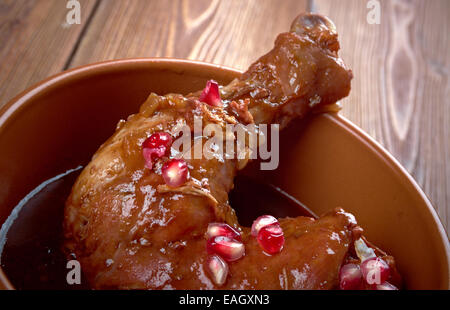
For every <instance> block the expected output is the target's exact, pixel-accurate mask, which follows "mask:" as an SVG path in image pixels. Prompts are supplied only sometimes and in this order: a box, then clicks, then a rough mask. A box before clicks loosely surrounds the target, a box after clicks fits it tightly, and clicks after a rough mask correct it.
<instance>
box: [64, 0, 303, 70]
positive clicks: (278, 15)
mask: <svg viewBox="0 0 450 310" xmlns="http://www.w3.org/2000/svg"><path fill="white" fill-rule="evenodd" d="M305 10H306V0H283V1H279V0H251V1H242V0H226V1H219V0H213V1H211V0H189V1H188V0H171V1H147V0H129V1H122V0H107V1H105V0H102V2H101V4H100V6H99V9H98V11H97V13H96V15H95V18H94V19H93V22H92V24H91V25H90V27H89V29H88V31H87V32H86V35H85V38H84V40H83V42H82V43H81V45H80V47H79V49H78V51H77V53H76V55H75V57H74V59H73V62H72V63H71V66H72V67H74V66H79V65H82V64H87V63H91V62H95V61H100V60H108V59H114V58H130V57H177V58H187V59H195V60H202V61H207V62H212V63H216V64H221V65H226V66H230V67H234V68H238V69H245V68H246V67H247V66H248V65H249V64H250V63H251V62H253V61H254V60H256V58H257V57H258V56H260V55H262V54H263V53H265V52H266V51H268V50H270V48H271V47H272V46H273V42H274V40H275V37H276V35H277V34H278V33H280V32H284V31H287V30H289V26H290V24H291V22H292V20H293V19H294V18H295V16H296V15H297V14H298V13H299V12H302V11H305Z"/></svg>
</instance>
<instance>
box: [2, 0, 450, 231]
mask: <svg viewBox="0 0 450 310" xmlns="http://www.w3.org/2000/svg"><path fill="white" fill-rule="evenodd" d="M79 1H80V3H81V24H80V25H72V26H69V25H67V24H66V23H65V20H66V14H67V13H68V9H67V8H66V4H67V1H66V0H0V106H1V105H3V104H5V103H6V102H7V101H8V100H10V99H11V98H12V97H13V96H15V95H17V94H18V93H19V92H21V91H22V90H24V89H26V88H27V87H29V86H31V85H33V84H35V83H36V82H38V81H40V80H42V79H44V78H46V77H48V76H51V75H53V74H55V73H58V72H61V71H63V70H65V69H68V68H72V67H77V66H80V65H83V64H88V63H92V62H97V61H101V60H108V59H117V58H130V57H158V56H169V57H179V58H188V59H196V60H202V61H207V62H212V63H217V64H222V65H226V66H230V67H235V68H238V69H245V68H246V67H247V66H248V65H249V64H250V63H251V62H252V61H253V60H255V58H256V57H258V56H259V55H262V54H263V53H264V52H265V51H268V50H269V49H270V48H271V46H272V44H273V40H274V38H275V36H276V35H277V33H279V32H283V31H286V30H287V29H288V28H289V25H290V23H291V21H292V19H293V18H294V17H295V16H296V15H297V14H298V13H299V12H302V11H305V10H312V11H316V12H320V13H323V14H326V15H328V16H330V17H331V19H332V20H333V21H334V22H335V23H336V25H337V28H338V31H339V34H340V40H341V45H342V52H341V56H342V57H343V58H344V60H345V61H346V62H347V63H348V65H349V66H350V67H351V68H352V69H353V71H354V75H355V79H354V81H353V90H352V92H351V95H350V97H349V98H347V99H345V101H344V109H343V111H342V113H343V115H345V116H346V117H347V118H349V119H350V120H351V121H353V122H354V123H356V124H357V125H359V126H360V127H361V128H363V129H364V130H365V131H366V132H368V133H369V134H370V135H371V136H372V137H374V138H375V139H376V140H377V141H379V142H380V143H381V144H382V145H383V146H384V147H386V149H388V150H389V151H390V152H391V153H392V154H393V155H394V156H395V157H396V158H397V159H398V160H399V161H400V162H401V163H402V164H403V165H404V167H406V169H407V170H408V171H409V172H410V173H411V174H412V175H413V176H414V178H415V179H416V180H417V181H418V183H419V184H420V185H421V187H422V188H423V189H424V191H425V192H426V194H427V195H428V197H429V198H430V199H431V201H432V202H433V204H434V206H435V208H436V209H437V211H438V214H439V216H440V218H441V219H442V222H443V223H444V226H446V228H447V230H448V228H449V227H450V212H449V208H450V102H449V101H450V100H449V98H450V79H449V77H450V76H449V72H450V52H449V51H450V36H449V34H448V33H449V32H450V1H448V0H427V1H425V0H415V1H414V0H410V1H408V0H390V1H389V0H380V2H381V23H380V24H379V25H376V24H375V25H371V24H369V23H368V22H367V19H366V16H367V13H368V12H369V9H368V8H367V3H368V0H339V1H337V0H309V1H308V0H221V1H211V0H79Z"/></svg>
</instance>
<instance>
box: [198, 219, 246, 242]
mask: <svg viewBox="0 0 450 310" xmlns="http://www.w3.org/2000/svg"><path fill="white" fill-rule="evenodd" d="M216 236H224V237H228V238H231V239H236V240H239V241H242V237H241V234H240V233H239V232H238V231H236V230H235V229H234V228H233V227H231V226H230V225H228V224H225V223H210V224H209V225H208V230H207V231H206V238H208V239H210V238H212V237H216Z"/></svg>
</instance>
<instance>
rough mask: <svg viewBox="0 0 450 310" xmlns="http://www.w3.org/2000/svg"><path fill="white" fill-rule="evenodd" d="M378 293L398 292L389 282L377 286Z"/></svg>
mask: <svg viewBox="0 0 450 310" xmlns="http://www.w3.org/2000/svg"><path fill="white" fill-rule="evenodd" d="M376 289H377V290H378V291H398V288H397V287H396V286H395V285H392V284H391V283H389V282H384V283H382V284H378V285H377V286H376Z"/></svg>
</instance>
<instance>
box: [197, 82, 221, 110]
mask: <svg viewBox="0 0 450 310" xmlns="http://www.w3.org/2000/svg"><path fill="white" fill-rule="evenodd" d="M198 100H200V101H201V102H204V103H206V104H209V105H211V106H213V107H221V106H222V99H220V93H219V84H217V82H216V81H213V80H210V81H208V82H207V83H206V87H205V89H203V91H202V93H201V95H200V97H199V98H198Z"/></svg>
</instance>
